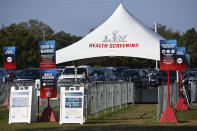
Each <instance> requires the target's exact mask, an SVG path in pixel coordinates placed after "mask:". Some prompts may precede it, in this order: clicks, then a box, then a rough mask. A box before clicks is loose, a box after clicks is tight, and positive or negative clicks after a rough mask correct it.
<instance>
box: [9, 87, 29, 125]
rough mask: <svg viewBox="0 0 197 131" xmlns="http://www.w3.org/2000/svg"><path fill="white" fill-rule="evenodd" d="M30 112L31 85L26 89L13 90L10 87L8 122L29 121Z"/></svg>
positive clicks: (13, 88)
mask: <svg viewBox="0 0 197 131" xmlns="http://www.w3.org/2000/svg"><path fill="white" fill-rule="evenodd" d="M31 112H32V86H30V87H28V90H15V87H11V95H10V107H9V124H11V123H20V122H27V123H30V122H31Z"/></svg>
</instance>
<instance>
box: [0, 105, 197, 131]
mask: <svg viewBox="0 0 197 131" xmlns="http://www.w3.org/2000/svg"><path fill="white" fill-rule="evenodd" d="M190 108H191V109H190V110H189V111H179V112H175V113H176V116H177V118H178V121H179V123H178V124H176V123H159V122H158V121H157V116H156V115H157V104H136V105H134V106H132V105H128V107H126V106H123V108H122V109H121V110H120V109H119V107H117V108H115V109H114V112H111V109H108V110H107V115H105V113H104V111H103V112H101V113H99V114H98V117H95V115H90V116H89V117H88V121H87V122H86V123H85V124H83V125H80V124H62V125H59V122H32V123H31V124H26V123H20V124H19V123H18V124H10V125H9V124H8V110H7V109H6V108H0V131H3V130H26V131H28V130H35V131H43V130H48V131H50V130H53V131H54V130H58V131H61V130H69V131H75V130H80V131H86V130H87V131H90V130H96V131H119V130H125V131H127V130H128V131H157V130H159V131H175V130H178V131H190V130H192V131H197V106H194V105H193V106H191V107H190ZM57 114H58V113H57Z"/></svg>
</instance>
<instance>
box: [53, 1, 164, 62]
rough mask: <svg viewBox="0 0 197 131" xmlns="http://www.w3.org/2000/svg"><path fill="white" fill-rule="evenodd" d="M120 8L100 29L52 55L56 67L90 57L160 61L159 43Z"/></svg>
mask: <svg viewBox="0 0 197 131" xmlns="http://www.w3.org/2000/svg"><path fill="white" fill-rule="evenodd" d="M163 39H165V38H163V37H161V36H160V35H158V34H157V33H155V32H153V31H152V30H150V29H149V28H148V27H146V26H145V25H143V24H142V23H141V22H140V21H138V20H137V19H136V18H135V17H134V16H132V15H131V14H130V13H129V12H128V11H127V10H126V9H125V8H124V7H123V5H122V4H120V5H119V6H118V8H117V9H116V10H115V11H114V13H113V14H112V15H111V17H109V18H108V19H107V20H106V21H105V22H104V23H103V24H102V25H100V26H99V27H98V28H96V29H95V30H94V31H93V32H91V33H89V34H88V35H87V36H85V37H84V38H83V39H81V40H80V41H78V42H76V43H74V44H72V45H70V46H68V47H65V48H62V49H60V50H57V51H56V63H57V64H59V63H63V62H68V61H74V60H81V59H86V58H94V57H104V56H109V57H111V56H112V57H114V56H125V57H138V58H146V59H153V60H160V40H163Z"/></svg>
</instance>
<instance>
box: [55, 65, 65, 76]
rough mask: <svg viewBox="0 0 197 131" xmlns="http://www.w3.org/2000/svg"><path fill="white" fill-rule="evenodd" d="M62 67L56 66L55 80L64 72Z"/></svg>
mask: <svg viewBox="0 0 197 131" xmlns="http://www.w3.org/2000/svg"><path fill="white" fill-rule="evenodd" d="M64 68H65V67H64V66H56V74H57V78H58V77H59V76H60V75H61V73H62V72H63V70H64Z"/></svg>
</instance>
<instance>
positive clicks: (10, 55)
mask: <svg viewBox="0 0 197 131" xmlns="http://www.w3.org/2000/svg"><path fill="white" fill-rule="evenodd" d="M3 58H4V68H5V69H16V52H15V47H14V46H11V47H3Z"/></svg>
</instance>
